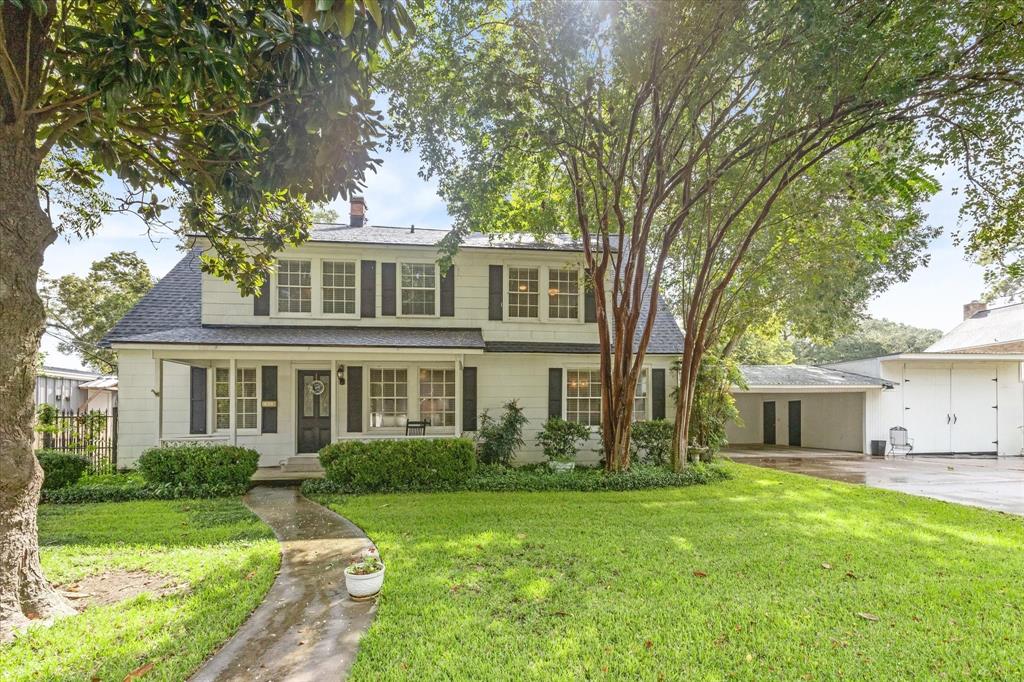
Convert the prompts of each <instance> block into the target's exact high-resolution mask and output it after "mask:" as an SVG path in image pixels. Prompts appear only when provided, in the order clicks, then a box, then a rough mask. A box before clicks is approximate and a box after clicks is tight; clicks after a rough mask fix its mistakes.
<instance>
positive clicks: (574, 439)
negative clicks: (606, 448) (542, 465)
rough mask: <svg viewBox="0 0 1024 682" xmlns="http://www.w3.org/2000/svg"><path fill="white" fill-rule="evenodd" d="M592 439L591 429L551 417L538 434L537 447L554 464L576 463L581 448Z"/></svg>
mask: <svg viewBox="0 0 1024 682" xmlns="http://www.w3.org/2000/svg"><path fill="white" fill-rule="evenodd" d="M589 438H590V429H589V428H588V427H586V426H584V425H583V424H580V423H578V422H571V421H566V420H565V419H561V418H559V417H551V418H549V419H548V420H547V421H545V422H544V426H543V427H542V428H541V430H540V433H538V434H537V445H539V446H540V447H541V448H543V450H544V456H545V457H547V458H548V459H549V460H551V461H552V462H575V461H576V453H577V452H579V449H580V446H581V445H583V444H584V443H585V442H587V440H589Z"/></svg>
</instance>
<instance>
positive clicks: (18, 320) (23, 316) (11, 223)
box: [0, 124, 74, 641]
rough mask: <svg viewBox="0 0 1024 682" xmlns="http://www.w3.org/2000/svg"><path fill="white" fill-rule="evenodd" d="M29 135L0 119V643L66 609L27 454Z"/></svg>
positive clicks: (33, 337)
mask: <svg viewBox="0 0 1024 682" xmlns="http://www.w3.org/2000/svg"><path fill="white" fill-rule="evenodd" d="M34 142H35V141H34V135H33V134H31V133H26V131H25V129H24V128H20V129H19V127H18V126H15V125H11V124H0V178H3V184H2V186H0V319H2V320H3V324H0V348H2V349H3V352H2V353H0V406H2V407H0V471H2V472H3V475H2V476H0V641H2V640H3V639H5V638H9V637H11V635H12V633H13V631H14V630H15V629H16V628H18V627H20V626H23V625H25V624H26V623H28V622H29V621H31V620H34V619H39V618H50V617H56V616H61V615H67V614H70V613H74V609H72V607H71V605H70V603H69V602H68V601H67V600H66V599H65V598H64V597H63V596H61V595H60V594H59V593H58V592H57V591H56V590H54V589H53V588H52V587H51V586H50V585H49V583H47V582H46V579H45V578H44V577H43V572H42V568H41V567H40V565H39V536H38V532H37V527H36V513H37V508H38V504H39V490H40V488H41V486H42V483H43V471H42V468H41V467H40V466H39V464H38V462H37V461H36V458H35V456H34V454H33V452H32V421H33V410H34V405H33V393H34V387H35V373H36V372H35V370H36V350H37V349H38V347H39V338H40V336H41V335H42V332H43V324H44V321H45V315H44V310H43V304H42V301H41V300H40V299H39V295H38V293H37V291H36V283H37V281H38V279H39V269H40V267H41V266H42V264H43V252H44V251H45V250H46V247H47V246H49V245H50V244H51V243H53V240H54V238H55V237H56V233H55V232H54V230H53V226H52V224H51V223H50V219H49V217H48V216H47V215H46V213H45V212H44V211H43V210H42V209H41V208H40V206H39V194H38V191H37V189H36V182H37V177H38V171H39V162H38V160H37V158H36V150H35V144H34Z"/></svg>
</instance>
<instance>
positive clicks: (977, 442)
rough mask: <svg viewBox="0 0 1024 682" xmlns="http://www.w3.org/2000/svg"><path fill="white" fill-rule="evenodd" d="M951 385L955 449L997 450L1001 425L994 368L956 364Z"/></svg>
mask: <svg viewBox="0 0 1024 682" xmlns="http://www.w3.org/2000/svg"><path fill="white" fill-rule="evenodd" d="M950 385H951V387H952V388H951V391H950V397H951V403H950V405H951V408H950V409H951V412H952V414H953V423H952V425H951V429H950V436H951V440H952V450H953V452H995V451H996V439H997V438H998V428H999V425H998V414H999V411H998V405H997V401H998V400H999V384H998V383H997V382H996V370H995V368H986V367H985V366H984V365H982V366H980V367H978V366H976V365H975V366H972V365H953V370H952V381H951V384H950Z"/></svg>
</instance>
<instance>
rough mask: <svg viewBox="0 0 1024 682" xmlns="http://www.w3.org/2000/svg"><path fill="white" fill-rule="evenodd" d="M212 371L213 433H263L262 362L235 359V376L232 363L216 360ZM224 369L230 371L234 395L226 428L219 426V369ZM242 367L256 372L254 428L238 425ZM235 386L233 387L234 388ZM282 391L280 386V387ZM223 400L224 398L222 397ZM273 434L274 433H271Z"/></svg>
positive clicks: (229, 375) (230, 391) (230, 384)
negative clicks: (239, 387) (239, 377)
mask: <svg viewBox="0 0 1024 682" xmlns="http://www.w3.org/2000/svg"><path fill="white" fill-rule="evenodd" d="M210 369H212V370H213V371H212V372H207V374H208V375H210V386H209V390H210V395H211V396H212V397H213V399H212V400H211V401H210V405H211V407H210V410H211V414H210V417H211V419H212V421H211V424H213V429H212V433H215V434H225V433H231V429H232V428H234V429H235V433H236V434H237V435H240V436H258V435H260V434H262V433H263V410H262V409H261V408H260V405H261V403H262V402H263V398H262V396H263V372H261V371H260V363H258V362H238V361H237V360H236V361H235V376H234V377H232V376H231V365H230V364H228V363H226V362H216V363H214V364H212V365H211V366H210ZM218 369H223V370H224V371H225V372H227V373H228V377H229V380H230V382H231V383H229V384H228V387H229V395H231V396H232V397H230V398H228V400H229V405H230V407H229V410H228V426H227V427H226V428H218V427H217V370H218ZM240 369H251V370H254V371H255V372H256V426H255V427H254V428H242V427H241V426H238V404H237V401H238V400H239V395H238V370H240ZM232 387H233V389H232ZM278 390H279V391H280V387H279V388H278ZM222 400H223V399H222ZM271 435H272V434H271Z"/></svg>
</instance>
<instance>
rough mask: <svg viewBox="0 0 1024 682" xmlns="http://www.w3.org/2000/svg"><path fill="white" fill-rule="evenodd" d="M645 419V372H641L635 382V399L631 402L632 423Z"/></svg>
mask: <svg viewBox="0 0 1024 682" xmlns="http://www.w3.org/2000/svg"><path fill="white" fill-rule="evenodd" d="M644 419H647V372H646V371H641V372H640V378H639V379H637V382H636V398H635V399H634V400H633V421H637V422H638V421H643V420H644Z"/></svg>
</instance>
